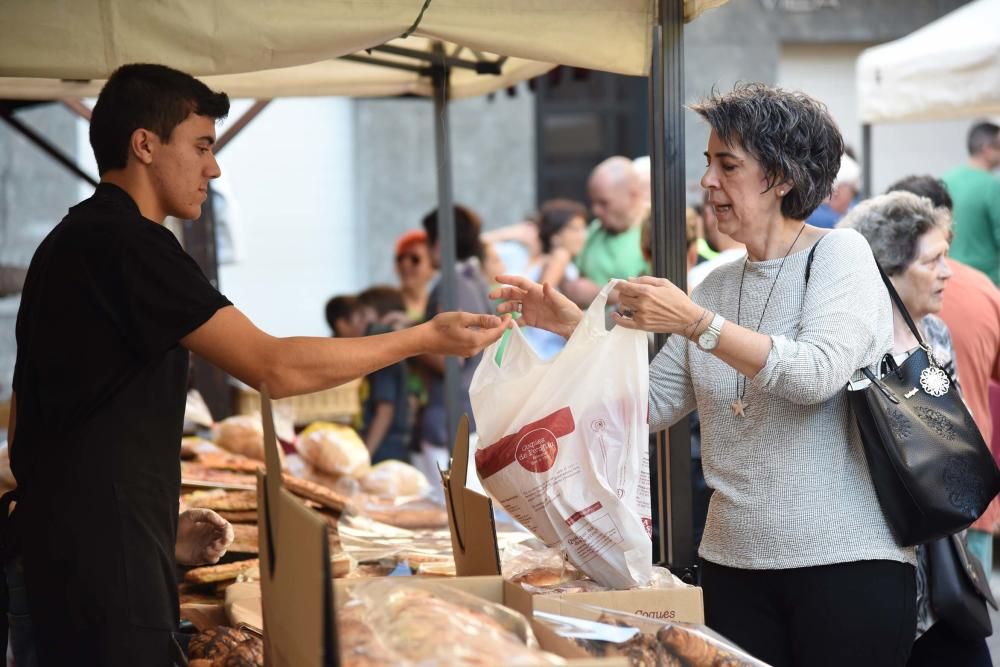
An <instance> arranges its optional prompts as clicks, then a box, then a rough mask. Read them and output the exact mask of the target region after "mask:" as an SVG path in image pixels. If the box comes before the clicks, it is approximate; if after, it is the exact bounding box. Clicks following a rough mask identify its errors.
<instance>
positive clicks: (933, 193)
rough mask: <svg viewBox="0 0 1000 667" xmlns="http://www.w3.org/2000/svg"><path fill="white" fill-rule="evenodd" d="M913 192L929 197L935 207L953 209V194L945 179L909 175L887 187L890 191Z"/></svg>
mask: <svg viewBox="0 0 1000 667" xmlns="http://www.w3.org/2000/svg"><path fill="white" fill-rule="evenodd" d="M898 191H902V192H912V193H913V194H915V195H919V196H920V197H927V198H928V199H930V200H931V203H932V204H934V208H946V209H948V210H949V211H950V210H951V209H952V205H953V204H952V201H951V195H949V194H948V190H947V189H946V188H945V187H944V181H942V180H941V179H940V178H935V177H933V176H930V175H923V176H907V177H905V178H901V179H899V180H898V181H896V182H895V183H893V184H892V185H890V186H889V187H888V189H886V193H887V194H888V193H890V192H898Z"/></svg>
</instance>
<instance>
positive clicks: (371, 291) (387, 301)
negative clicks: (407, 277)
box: [358, 285, 406, 318]
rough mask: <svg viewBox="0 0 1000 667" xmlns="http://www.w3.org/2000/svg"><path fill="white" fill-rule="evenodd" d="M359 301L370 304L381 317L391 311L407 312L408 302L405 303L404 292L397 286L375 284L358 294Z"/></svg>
mask: <svg viewBox="0 0 1000 667" xmlns="http://www.w3.org/2000/svg"><path fill="white" fill-rule="evenodd" d="M358 301H360V302H361V304H362V305H364V306H369V307H371V308H373V309H374V310H375V314H376V315H378V316H379V317H380V318H382V317H385V316H386V315H388V314H389V313H405V312H406V304H405V303H403V293H402V292H400V291H399V290H398V289H397V288H395V287H391V286H389V285H373V286H372V287H369V288H368V289H366V290H365V291H364V292H362V293H361V294H359V295H358Z"/></svg>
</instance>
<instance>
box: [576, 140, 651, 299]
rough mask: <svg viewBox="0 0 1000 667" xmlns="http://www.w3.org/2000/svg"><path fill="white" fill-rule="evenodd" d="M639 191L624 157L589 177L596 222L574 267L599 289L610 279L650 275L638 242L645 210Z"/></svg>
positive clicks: (608, 162) (613, 159)
mask: <svg viewBox="0 0 1000 667" xmlns="http://www.w3.org/2000/svg"><path fill="white" fill-rule="evenodd" d="M641 188H642V184H641V182H640V179H639V176H638V174H637V173H636V171H635V168H634V167H633V165H632V161H631V160H629V159H628V158H626V157H622V156H615V157H610V158H608V159H607V160H605V161H604V162H602V163H600V164H599V165H597V166H596V167H595V168H594V170H593V171H592V172H591V174H590V180H589V181H588V182H587V193H588V195H589V196H590V205H591V208H592V209H593V211H594V215H595V216H596V218H597V219H596V220H594V221H593V222H592V223H591V224H590V229H589V230H588V235H587V245H585V246H584V248H583V252H582V253H580V256H579V258H578V259H577V266H578V267H579V269H580V273H581V274H583V275H584V276H585V277H586V278H589V279H590V280H591V281H593V282H594V283H595V284H596V285H598V286H603V285H604V284H605V283H607V282H608V280H610V279H611V278H631V277H633V276H638V275H642V274H645V273H649V265H648V264H647V263H646V259H645V258H644V257H643V256H642V244H641V242H640V240H641V235H642V225H641V224H640V223H641V222H642V218H643V216H644V215H645V213H646V208H647V204H646V200H647V198H646V197H644V196H643V193H642V191H641Z"/></svg>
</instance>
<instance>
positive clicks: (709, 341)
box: [698, 331, 719, 350]
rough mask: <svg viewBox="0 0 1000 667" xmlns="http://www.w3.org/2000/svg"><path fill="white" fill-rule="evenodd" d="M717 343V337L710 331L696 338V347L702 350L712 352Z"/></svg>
mask: <svg viewBox="0 0 1000 667" xmlns="http://www.w3.org/2000/svg"><path fill="white" fill-rule="evenodd" d="M718 342H719V337H718V336H716V335H715V334H714V333H713V332H711V331H706V332H705V333H703V334H702V335H700V336H698V347H700V348H701V349H703V350H714V349H715V346H716V344H717V343H718Z"/></svg>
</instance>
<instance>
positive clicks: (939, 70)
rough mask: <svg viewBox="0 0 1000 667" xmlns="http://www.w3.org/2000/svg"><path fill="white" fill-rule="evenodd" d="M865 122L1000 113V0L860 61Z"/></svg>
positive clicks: (982, 1) (981, 2) (958, 13)
mask: <svg viewBox="0 0 1000 667" xmlns="http://www.w3.org/2000/svg"><path fill="white" fill-rule="evenodd" d="M857 85H858V100H859V105H860V109H859V117H860V118H861V122H863V123H882V122H892V121H911V120H937V119H945V118H958V117H972V116H986V115H992V114H1000V0H976V1H975V2H971V3H969V4H968V5H965V6H964V7H961V8H959V9H956V10H955V11H953V12H951V13H949V14H947V15H946V16H943V17H942V18H940V19H938V20H937V21H934V22H933V23H929V24H927V25H926V26H924V27H923V28H921V29H920V30H917V31H915V32H913V33H910V34H909V35H907V36H906V37H903V38H901V39H897V40H896V41H894V42H889V43H888V44H883V45H881V46H876V47H873V48H870V49H866V50H865V51H864V52H862V54H861V56H860V57H859V58H858V66H857Z"/></svg>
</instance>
